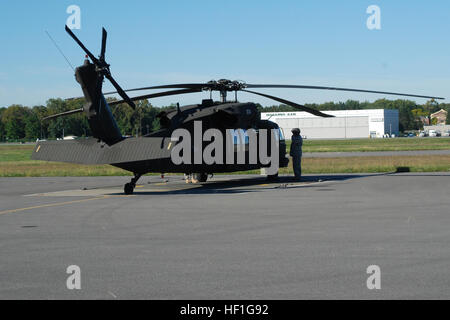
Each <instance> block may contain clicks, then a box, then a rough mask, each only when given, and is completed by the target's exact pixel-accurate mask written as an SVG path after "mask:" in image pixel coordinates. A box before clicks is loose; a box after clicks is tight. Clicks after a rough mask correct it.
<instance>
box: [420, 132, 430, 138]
mask: <svg viewBox="0 0 450 320" xmlns="http://www.w3.org/2000/svg"><path fill="white" fill-rule="evenodd" d="M419 137H421V138H423V137H428V134H427V133H426V132H425V131H420V133H419Z"/></svg>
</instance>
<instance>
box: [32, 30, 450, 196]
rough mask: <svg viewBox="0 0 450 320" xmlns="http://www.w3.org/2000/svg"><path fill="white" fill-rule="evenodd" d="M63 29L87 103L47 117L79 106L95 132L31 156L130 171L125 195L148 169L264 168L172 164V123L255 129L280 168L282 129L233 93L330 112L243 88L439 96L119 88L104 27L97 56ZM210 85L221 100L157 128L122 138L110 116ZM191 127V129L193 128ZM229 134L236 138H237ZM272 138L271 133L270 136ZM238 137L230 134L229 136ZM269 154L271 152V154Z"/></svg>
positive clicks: (222, 87)
mask: <svg viewBox="0 0 450 320" xmlns="http://www.w3.org/2000/svg"><path fill="white" fill-rule="evenodd" d="M65 30H66V32H67V33H68V34H69V35H70V36H71V37H72V38H73V40H75V42H76V43H77V44H78V45H79V46H80V47H81V49H82V50H83V51H84V52H85V53H86V60H85V61H84V64H83V65H81V66H79V67H78V68H76V70H75V78H76V80H77V82H78V83H79V84H80V86H81V89H82V91H83V95H84V99H85V101H86V103H85V104H84V106H83V107H82V108H80V109H75V110H70V111H66V112H63V113H59V114H55V115H51V116H49V117H47V118H45V120H49V119H54V118H57V117H61V116H68V115H72V114H75V113H81V112H84V113H85V114H86V116H87V119H88V123H89V126H90V129H91V132H92V137H90V138H82V139H76V140H63V141H39V142H38V143H37V144H36V147H35V149H34V152H33V155H32V159H34V160H45V161H58V162H70V163H79V164H110V165H113V166H115V167H119V168H122V169H124V170H127V171H129V172H131V173H133V175H134V176H133V178H132V179H131V181H130V182H129V183H127V184H125V186H124V193H125V194H132V193H133V191H134V188H135V186H136V183H137V181H138V179H139V178H140V177H141V176H142V175H143V174H146V173H150V172H156V173H165V172H173V173H185V174H194V175H195V177H196V179H197V180H198V181H199V182H205V181H206V180H207V178H208V174H213V173H221V172H235V171H244V170H253V169H260V168H265V167H267V166H268V164H267V163H263V162H262V161H260V160H259V159H258V161H257V162H256V163H250V162H249V161H244V162H241V163H234V161H232V162H231V163H228V162H225V161H216V162H215V163H206V162H205V161H203V160H202V161H201V162H195V161H194V162H190V163H181V164H176V163H174V161H173V159H172V158H171V151H172V149H173V148H175V146H176V145H177V143H178V142H175V143H174V141H172V140H173V139H171V137H172V134H173V133H174V132H175V130H177V129H180V128H183V129H186V130H187V131H188V132H194V131H195V124H196V123H198V122H201V125H202V128H203V129H208V128H209V129H211V128H214V129H217V130H218V131H220V132H224V133H225V134H226V133H227V132H229V130H250V129H252V130H254V131H255V132H256V133H257V135H256V137H257V140H259V141H258V142H261V141H262V139H267V143H268V145H269V147H270V146H271V145H273V144H274V143H275V144H277V149H275V150H277V151H278V152H277V157H278V159H277V162H278V164H279V167H286V166H287V165H288V162H289V159H288V158H287V156H286V143H285V140H284V136H283V132H282V130H281V129H280V128H279V127H278V125H277V124H276V123H274V122H271V121H268V120H261V118H260V114H259V112H258V109H257V106H256V104H255V103H252V102H247V103H240V102H238V100H237V93H238V92H247V93H251V94H254V95H258V96H262V97H265V98H269V99H272V100H275V101H277V102H280V103H283V104H286V105H289V106H291V107H293V108H295V109H297V110H300V111H305V112H308V113H310V114H313V115H315V116H319V117H332V116H331V115H328V114H325V113H323V112H321V111H319V110H315V109H312V108H309V107H306V106H303V105H300V104H297V103H295V102H292V101H288V100H285V99H282V98H279V97H275V96H271V95H268V94H264V93H260V92H256V91H252V90H248V89H263V88H290V89H316V90H338V91H350V92H365V93H376V94H386V95H399V96H407V97H417V98H427V99H443V98H440V97H431V96H422V95H415V94H402V93H394V92H383V91H374V90H361V89H349V88H337V87H320V86H309V85H283V84H247V83H245V82H241V81H231V80H226V79H222V80H218V81H214V80H212V81H209V82H205V83H183V84H169V85H158V86H149V87H142V88H134V89H128V90H123V89H122V88H121V87H120V85H119V84H118V83H117V82H116V81H115V80H114V78H113V77H112V75H111V72H110V65H109V64H108V63H107V62H106V60H105V52H106V41H107V32H106V30H105V29H104V28H103V30H102V42H101V52H100V55H99V57H98V58H97V57H95V56H94V55H93V54H92V53H91V52H90V51H89V50H88V49H87V48H86V47H85V46H84V44H83V43H82V42H81V41H80V40H79V39H78V38H77V37H76V36H75V34H74V33H73V32H72V31H71V30H70V29H69V28H68V27H67V26H66V27H65ZM104 78H106V79H108V80H109V81H110V82H111V84H112V85H113V86H114V88H115V89H116V90H117V91H114V92H106V93H103V92H102V85H103V81H104ZM155 89H171V90H169V91H162V92H157V93H151V94H145V95H141V96H136V97H132V98H130V97H129V96H128V94H127V92H134V91H142V90H155ZM203 91H209V92H210V94H211V93H212V92H213V91H218V92H220V96H221V101H214V100H213V99H212V98H211V97H212V96H210V99H204V100H203V101H202V102H201V103H199V104H194V105H188V106H182V107H180V106H179V104H177V107H176V108H173V109H171V110H166V111H162V112H161V113H159V114H158V118H159V121H160V123H161V130H158V131H155V132H151V133H149V134H147V135H144V136H142V137H124V136H123V135H122V133H121V132H120V130H119V128H118V126H117V123H116V120H115V119H114V117H113V115H112V113H111V108H110V107H113V106H114V105H117V104H121V103H127V104H128V105H129V106H130V107H131V108H133V109H135V104H134V102H133V101H137V100H144V99H151V98H157V97H163V96H172V95H180V94H188V93H196V92H203ZM229 92H234V93H235V99H234V100H233V101H227V94H228V93H229ZM116 93H117V94H119V95H120V97H121V98H122V99H123V100H119V101H114V102H109V103H108V102H107V100H106V99H105V95H109V94H116ZM262 129H266V130H273V131H274V132H278V134H277V135H275V137H276V138H275V141H274V139H271V138H267V136H265V137H262V135H261V136H260V135H259V134H258V133H259V132H260V131H261V130H262ZM194 133H195V132H194ZM235 138H236V137H234V138H233V139H235ZM272 138H273V137H272ZM234 141H235V140H234ZM234 141H233V146H232V151H233V152H234V154H233V155H232V157H233V159H234V158H235V157H237V153H238V149H239V145H238V144H237V143H234ZM242 144H243V145H244V149H245V159H248V158H249V154H248V153H249V150H248V143H247V142H245V141H244V142H243V143H242ZM205 147H206V144H205V143H201V144H200V145H197V146H195V143H193V144H192V157H195V155H196V154H198V153H201V152H202V151H204V149H205ZM272 156H274V155H273V154H272ZM276 176H277V174H276V173H274V174H271V175H269V178H275V177H276Z"/></svg>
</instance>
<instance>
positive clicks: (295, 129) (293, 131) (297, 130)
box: [291, 128, 300, 133]
mask: <svg viewBox="0 0 450 320" xmlns="http://www.w3.org/2000/svg"><path fill="white" fill-rule="evenodd" d="M291 132H292V133H297V132H298V133H300V129H299V128H294V129H292V130H291Z"/></svg>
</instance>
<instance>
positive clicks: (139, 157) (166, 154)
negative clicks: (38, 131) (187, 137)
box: [31, 137, 170, 164]
mask: <svg viewBox="0 0 450 320" xmlns="http://www.w3.org/2000/svg"><path fill="white" fill-rule="evenodd" d="M169 143H170V139H169V138H164V137H139V138H127V139H124V140H122V141H120V142H118V143H116V144H114V145H111V146H108V145H107V144H105V143H102V142H98V140H97V139H95V138H80V139H75V140H59V141H54V140H53V141H39V142H38V143H37V144H36V147H35V148H34V151H33V154H32V156H31V159H33V160H43V161H57V162H69V163H78V164H119V163H128V162H134V161H144V160H154V159H161V158H170V150H169V149H170V148H169Z"/></svg>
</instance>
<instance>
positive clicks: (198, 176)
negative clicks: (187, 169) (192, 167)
mask: <svg viewBox="0 0 450 320" xmlns="http://www.w3.org/2000/svg"><path fill="white" fill-rule="evenodd" d="M192 176H193V177H192V178H193V179H192V180H193V181H196V182H206V180H208V174H207V173H194V174H193V175H192Z"/></svg>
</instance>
